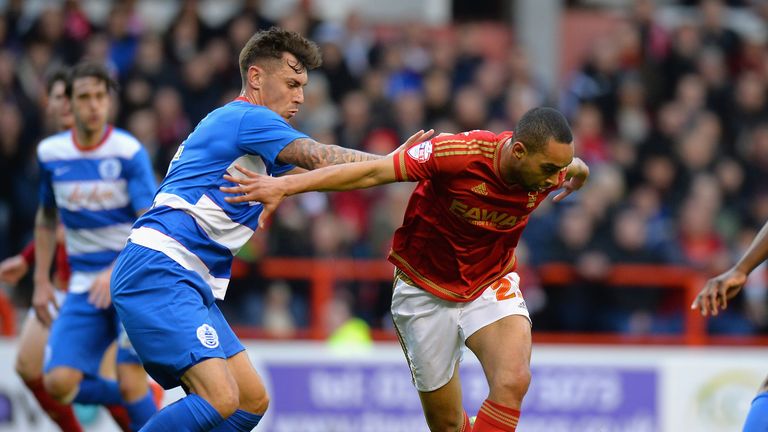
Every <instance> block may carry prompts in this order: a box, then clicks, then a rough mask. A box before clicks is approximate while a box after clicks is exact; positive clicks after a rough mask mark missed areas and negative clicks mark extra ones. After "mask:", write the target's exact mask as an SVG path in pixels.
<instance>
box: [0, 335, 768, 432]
mask: <svg viewBox="0 0 768 432" xmlns="http://www.w3.org/2000/svg"><path fill="white" fill-rule="evenodd" d="M246 347H247V348H248V351H249V353H250V355H251V358H252V359H253V361H254V365H255V366H256V369H257V370H258V371H259V373H261V374H262V376H263V377H264V380H265V382H266V384H267V386H268V388H269V392H270V395H271V399H272V400H271V405H270V411H269V414H268V415H267V416H266V417H265V419H264V420H263V422H262V424H260V425H259V427H258V428H257V429H256V430H257V431H260V432H353V431H354V432H419V431H426V430H427V429H426V424H425V423H424V420H423V418H422V415H421V409H420V406H419V400H418V397H417V395H416V392H415V390H414V389H413V387H412V385H411V382H410V374H409V371H408V369H407V367H406V364H405V360H404V359H403V355H402V353H401V352H400V348H399V346H398V345H397V344H380V345H376V346H375V347H373V348H372V349H370V350H360V349H355V350H352V351H349V350H344V351H340V350H338V349H337V350H332V349H328V348H327V347H326V346H325V345H323V344H315V343H289V342H288V343H286V342H281V343H254V342H250V343H246ZM15 350H16V342H15V341H14V340H10V339H5V340H0V358H3V359H6V360H5V361H3V362H0V432H5V431H9V432H10V431H18V432H22V431H23V432H28V431H40V432H48V431H56V430H57V428H56V427H55V426H54V425H53V424H52V423H50V421H49V420H48V419H47V418H45V416H44V415H43V413H42V412H41V411H40V410H39V408H38V406H37V403H36V401H34V399H33V398H32V396H31V395H30V394H29V393H28V392H27V391H26V388H25V387H24V386H23V384H22V383H21V382H20V381H19V379H18V378H17V377H16V375H15V373H14V372H13V360H12V359H13V358H14V355H15ZM531 369H532V375H533V382H532V384H531V387H530V390H529V393H528V395H527V397H526V401H525V404H524V406H523V410H522V416H521V420H520V426H519V429H520V430H521V431H525V432H576V431H578V432H678V431H697V432H709V431H712V432H714V431H717V432H731V431H733V432H738V431H740V430H741V424H742V422H743V419H744V416H745V415H746V412H747V409H748V408H749V403H750V401H751V399H752V397H753V396H754V394H755V391H756V389H757V388H758V387H759V385H760V383H761V382H762V380H763V379H764V377H765V375H766V374H768V349H736V348H707V349H686V348H659V347H597V346H580V345H572V346H551V345H546V346H545V345H539V346H535V347H534V354H533V359H532V367H531ZM461 379H462V382H463V385H464V406H465V408H466V409H467V411H468V412H469V413H470V415H473V414H474V413H475V412H476V411H477V409H478V408H479V406H480V404H481V403H482V401H483V399H484V398H485V396H486V394H487V391H488V390H487V385H486V382H485V377H484V376H483V373H482V370H481V368H480V366H479V364H478V363H477V360H476V359H475V358H474V356H472V355H471V354H470V353H467V355H466V356H465V361H464V362H463V364H462V367H461ZM181 394H182V393H181V391H180V390H179V389H175V390H173V391H171V392H167V393H166V399H165V403H169V402H171V401H173V400H175V399H176V398H178V397H180V396H181ZM77 413H78V415H79V416H80V418H81V420H82V422H83V424H84V427H85V430H86V431H92V432H107V431H117V430H118V428H117V427H116V426H115V425H114V424H113V423H112V420H111V419H110V418H109V416H108V414H107V413H106V411H104V410H103V409H100V408H95V407H78V408H77Z"/></svg>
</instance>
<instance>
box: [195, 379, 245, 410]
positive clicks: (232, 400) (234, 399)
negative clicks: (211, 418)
mask: <svg viewBox="0 0 768 432" xmlns="http://www.w3.org/2000/svg"><path fill="white" fill-rule="evenodd" d="M203 397H204V398H205V399H206V400H207V401H208V403H210V404H211V406H212V407H213V409H215V410H216V412H218V413H219V414H220V415H221V416H222V417H224V418H227V417H229V416H231V415H232V414H233V413H234V412H235V411H237V409H238V408H239V407H240V396H239V395H238V389H237V385H235V386H234V387H233V386H231V385H222V386H220V387H219V388H217V389H216V392H215V393H212V394H208V395H203Z"/></svg>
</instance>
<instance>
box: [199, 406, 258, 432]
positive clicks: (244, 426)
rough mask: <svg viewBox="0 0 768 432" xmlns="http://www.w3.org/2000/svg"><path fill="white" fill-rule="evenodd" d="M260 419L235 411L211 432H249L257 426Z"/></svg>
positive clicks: (254, 415)
mask: <svg viewBox="0 0 768 432" xmlns="http://www.w3.org/2000/svg"><path fill="white" fill-rule="evenodd" d="M261 417H262V416H260V415H256V414H251V413H249V412H247V411H243V410H237V411H235V413H234V414H232V415H231V416H229V417H227V419H226V420H224V422H222V423H221V424H219V426H218V427H217V428H216V429H212V430H211V432H251V431H252V430H253V428H255V427H256V425H257V424H259V420H261Z"/></svg>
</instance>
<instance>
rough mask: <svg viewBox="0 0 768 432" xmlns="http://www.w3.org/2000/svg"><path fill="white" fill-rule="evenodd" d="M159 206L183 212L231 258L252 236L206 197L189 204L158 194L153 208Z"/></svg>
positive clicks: (171, 196)
mask: <svg viewBox="0 0 768 432" xmlns="http://www.w3.org/2000/svg"><path fill="white" fill-rule="evenodd" d="M161 205H162V206H168V207H171V208H174V209H177V210H183V211H185V212H186V213H187V214H189V215H190V216H192V217H193V218H194V219H195V222H196V223H197V226H199V227H200V228H202V229H203V231H205V233H206V234H208V237H210V238H211V240H213V241H215V242H216V243H219V244H220V245H222V246H224V247H226V248H227V249H229V251H230V252H231V253H232V255H233V256H234V255H235V254H236V253H237V252H238V251H239V250H240V248H241V247H242V246H243V244H244V243H245V242H246V241H248V239H249V238H251V236H252V235H253V230H252V229H250V228H248V227H247V226H245V225H241V224H239V223H237V222H234V221H232V220H231V219H230V218H229V216H227V213H226V212H225V211H224V210H223V209H222V208H221V207H219V206H218V205H216V203H215V202H213V200H212V199H210V198H209V197H208V196H207V195H203V196H201V197H200V199H199V200H197V202H196V203H195V204H190V203H189V202H187V201H186V200H184V199H183V198H181V197H180V196H178V195H174V194H169V193H159V194H157V196H156V197H155V203H154V206H155V207H157V206H161Z"/></svg>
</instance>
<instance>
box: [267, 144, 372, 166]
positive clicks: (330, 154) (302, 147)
mask: <svg viewBox="0 0 768 432" xmlns="http://www.w3.org/2000/svg"><path fill="white" fill-rule="evenodd" d="M382 157H383V156H379V155H375V154H371V153H365V152H361V151H357V150H352V149H348V148H344V147H339V146H337V145H332V144H322V143H319V142H317V141H315V140H313V139H311V138H300V139H297V140H294V141H293V142H291V143H290V144H288V145H287V146H285V148H283V150H282V151H281V152H280V154H278V155H277V159H278V160H279V161H280V162H283V163H289V164H293V165H296V166H298V167H302V168H305V169H309V170H312V169H317V168H322V167H324V166H328V165H338V164H343V163H349V162H363V161H367V160H375V159H381V158H382Z"/></svg>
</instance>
